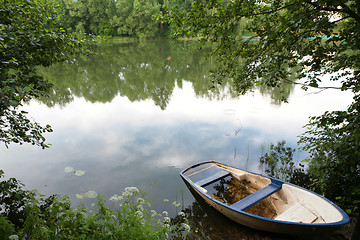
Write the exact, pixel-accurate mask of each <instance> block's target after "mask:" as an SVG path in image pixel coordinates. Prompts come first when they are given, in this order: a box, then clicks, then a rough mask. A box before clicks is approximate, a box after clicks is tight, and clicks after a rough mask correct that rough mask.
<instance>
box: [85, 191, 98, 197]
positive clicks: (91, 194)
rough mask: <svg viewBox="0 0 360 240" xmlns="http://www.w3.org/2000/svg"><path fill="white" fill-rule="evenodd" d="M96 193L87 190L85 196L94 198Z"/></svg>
mask: <svg viewBox="0 0 360 240" xmlns="http://www.w3.org/2000/svg"><path fill="white" fill-rule="evenodd" d="M97 195H98V194H97V192H95V191H88V192H87V193H85V197H88V198H96V197H97Z"/></svg>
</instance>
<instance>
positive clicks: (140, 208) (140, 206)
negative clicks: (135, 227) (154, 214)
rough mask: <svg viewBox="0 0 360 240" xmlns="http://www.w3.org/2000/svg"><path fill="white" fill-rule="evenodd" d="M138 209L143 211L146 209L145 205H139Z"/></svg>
mask: <svg viewBox="0 0 360 240" xmlns="http://www.w3.org/2000/svg"><path fill="white" fill-rule="evenodd" d="M136 209H137V210H138V211H141V212H142V211H144V207H143V206H142V205H137V206H136Z"/></svg>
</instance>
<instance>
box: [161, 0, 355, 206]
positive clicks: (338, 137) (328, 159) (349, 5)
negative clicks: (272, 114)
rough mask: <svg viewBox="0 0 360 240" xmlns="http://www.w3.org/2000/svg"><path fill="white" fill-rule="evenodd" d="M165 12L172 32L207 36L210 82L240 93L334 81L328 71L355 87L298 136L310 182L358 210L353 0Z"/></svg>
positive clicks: (250, 1) (216, 2) (251, 2)
mask: <svg viewBox="0 0 360 240" xmlns="http://www.w3.org/2000/svg"><path fill="white" fill-rule="evenodd" d="M168 13H169V15H163V19H164V20H167V21H170V22H171V24H174V25H176V26H177V29H178V33H179V34H183V35H186V36H200V37H201V39H202V41H204V42H210V43H213V46H214V50H213V52H212V54H213V56H214V57H216V58H217V59H218V62H219V63H220V67H219V68H217V69H215V70H214V73H213V76H214V78H213V79H212V82H213V85H214V86H216V85H217V84H221V83H222V82H223V81H224V79H226V78H230V79H232V80H233V82H234V88H235V89H236V91H238V92H239V93H245V92H247V91H248V90H250V89H252V88H253V86H269V87H275V86H280V85H281V84H282V83H284V82H292V83H294V84H301V85H302V86H303V88H304V89H305V90H306V89H308V88H309V87H315V88H319V89H327V88H334V87H332V86H324V85H323V83H322V81H321V79H322V78H323V76H324V75H326V74H329V75H330V80H331V81H336V82H337V83H338V87H335V88H338V89H339V90H348V91H352V92H353V93H354V102H353V103H352V104H351V105H350V106H349V108H348V109H347V111H336V112H326V113H325V114H323V115H322V116H320V117H314V118H312V119H311V121H310V123H309V125H308V131H307V132H306V133H304V134H303V135H302V137H301V139H300V142H301V143H304V144H305V149H306V150H308V151H310V153H311V154H312V156H311V158H310V159H309V172H310V174H311V175H312V178H313V179H314V180H315V185H316V186H315V189H317V190H318V191H321V192H322V193H325V194H326V195H327V196H329V197H330V198H331V199H332V200H338V201H339V203H340V204H341V205H342V206H343V207H346V208H347V209H352V211H353V213H359V212H360V210H359V208H358V207H357V206H358V205H359V202H358V199H360V154H359V151H360V147H359V138H360V136H359V128H360V118H359V100H360V97H359V95H360V94H359V91H360V1H354V0H326V1H324V0H284V1H278V0H265V1H257V0H238V1H223V0H211V1H203V0H195V1H194V2H193V4H192V8H191V9H190V10H188V11H183V12H181V11H180V12H179V11H178V10H177V9H176V8H174V9H170V10H169V11H168ZM294 79H297V80H296V81H294ZM340 189H341V190H340Z"/></svg>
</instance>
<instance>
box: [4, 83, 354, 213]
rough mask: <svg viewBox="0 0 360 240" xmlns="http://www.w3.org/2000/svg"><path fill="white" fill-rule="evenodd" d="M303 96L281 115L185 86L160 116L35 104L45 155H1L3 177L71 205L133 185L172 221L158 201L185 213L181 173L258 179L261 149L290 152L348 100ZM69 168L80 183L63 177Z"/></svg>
mask: <svg viewBox="0 0 360 240" xmlns="http://www.w3.org/2000/svg"><path fill="white" fill-rule="evenodd" d="M307 94H308V93H305V92H302V91H297V90H296V91H295V93H294V94H293V95H292V96H291V98H290V99H289V102H290V103H289V104H282V105H281V106H277V105H272V104H270V103H269V99H267V98H266V97H262V96H261V95H260V94H259V93H258V92H255V93H253V94H249V95H246V96H241V97H239V98H238V99H225V100H221V101H220V100H219V101H218V100H211V101H210V100H208V99H205V98H201V97H196V96H195V94H194V92H193V90H192V86H191V84H190V83H187V82H184V83H183V86H182V88H179V87H176V88H175V90H174V92H173V94H172V96H171V99H170V102H169V104H168V106H167V109H166V110H161V109H160V108H159V107H158V106H155V104H154V103H153V102H152V101H151V100H144V101H138V102H130V101H129V100H128V99H127V98H126V97H120V96H118V97H116V98H115V99H113V101H111V102H109V103H90V102H88V101H86V100H84V99H83V98H75V99H74V101H73V102H71V103H69V104H67V105H66V106H65V107H58V106H55V107H52V108H48V107H46V106H45V105H44V104H42V103H39V102H35V101H33V102H31V104H30V105H29V106H26V107H25V108H26V110H28V111H29V112H30V113H31V116H33V118H34V119H35V120H36V121H39V122H41V123H49V124H50V125H52V127H53V129H54V133H51V134H48V135H47V139H48V142H49V143H51V144H52V146H51V148H50V149H47V150H41V149H40V148H38V147H33V146H29V145H25V146H15V145H12V146H10V148H9V149H8V150H4V149H3V150H2V151H1V155H0V158H1V163H2V164H1V165H2V169H3V170H4V171H5V173H6V176H8V177H16V178H18V179H20V180H22V181H23V182H24V183H25V184H26V186H27V187H28V188H29V189H33V188H36V189H38V190H39V191H40V192H42V193H44V194H54V193H59V194H66V195H68V196H69V197H70V199H71V200H72V201H73V202H74V203H80V202H81V201H85V202H87V203H90V202H94V199H85V200H84V199H83V200H80V199H77V198H76V197H75V196H76V194H85V193H86V192H88V191H90V190H93V191H96V192H97V193H99V194H101V195H103V196H104V197H105V199H109V197H110V196H112V195H113V194H121V192H122V191H123V189H124V188H125V187H127V186H139V187H141V188H143V189H144V190H145V191H147V192H149V193H150V194H151V197H152V199H153V201H154V202H153V207H154V208H155V209H156V210H158V211H161V210H169V211H170V212H171V211H173V213H174V214H175V213H176V211H177V209H174V207H173V206H171V204H170V203H164V202H163V199H169V200H170V202H172V201H175V200H177V201H183V202H184V204H185V206H188V205H189V204H191V203H192V202H193V197H192V196H191V194H190V193H188V191H187V189H185V185H184V184H183V182H182V180H181V179H180V177H179V172H180V171H181V170H182V169H183V168H185V167H187V166H189V165H191V164H194V163H196V162H200V161H206V160H210V159H212V160H216V161H220V162H225V163H228V164H231V165H235V166H238V167H241V168H247V169H249V170H252V171H256V172H259V169H258V159H259V157H260V155H261V146H265V148H267V147H268V146H269V144H270V143H276V142H277V141H281V140H286V141H287V142H288V143H289V144H290V145H293V146H295V143H296V141H297V138H296V136H298V135H299V134H300V133H301V132H302V131H303V129H302V126H303V125H304V124H306V123H307V121H308V116H310V115H319V114H321V113H323V112H324V111H325V110H327V109H343V108H345V107H346V106H347V105H348V104H349V103H350V101H351V95H350V94H346V93H341V92H339V91H334V90H328V91H326V92H322V93H319V94H311V95H307ZM304 155H305V153H297V155H296V158H297V159H298V160H301V159H302V158H303V156H304ZM66 167H72V168H73V169H74V170H81V171H85V174H84V175H83V176H76V175H75V174H73V173H66V172H65V171H64V169H65V168H66ZM166 205H168V206H166Z"/></svg>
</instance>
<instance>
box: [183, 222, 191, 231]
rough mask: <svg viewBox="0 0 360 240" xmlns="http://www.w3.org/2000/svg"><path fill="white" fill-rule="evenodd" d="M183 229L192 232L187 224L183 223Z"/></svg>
mask: <svg viewBox="0 0 360 240" xmlns="http://www.w3.org/2000/svg"><path fill="white" fill-rule="evenodd" d="M181 227H182V228H183V229H184V231H186V232H189V231H190V226H189V225H188V224H186V223H182V224H181Z"/></svg>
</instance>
